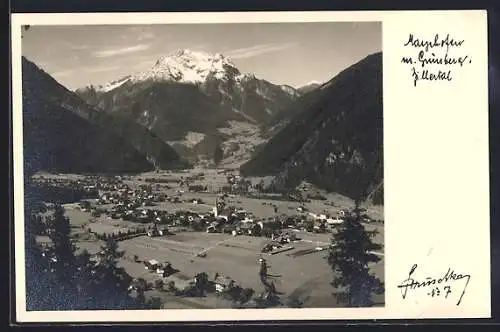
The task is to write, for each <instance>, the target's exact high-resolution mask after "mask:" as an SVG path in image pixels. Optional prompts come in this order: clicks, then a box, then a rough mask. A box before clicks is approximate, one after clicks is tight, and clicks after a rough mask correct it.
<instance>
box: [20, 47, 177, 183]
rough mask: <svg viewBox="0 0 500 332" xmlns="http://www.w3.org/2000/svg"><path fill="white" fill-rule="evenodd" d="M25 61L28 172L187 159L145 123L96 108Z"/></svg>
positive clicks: (138, 167) (116, 168) (123, 168)
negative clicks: (138, 123)
mask: <svg viewBox="0 0 500 332" xmlns="http://www.w3.org/2000/svg"><path fill="white" fill-rule="evenodd" d="M22 66H23V67H22V80H23V82H22V83H23V130H24V157H25V166H26V170H27V171H28V173H30V172H36V171H37V170H48V171H58V172H141V171H147V170H152V169H154V167H155V166H158V167H165V168H168V167H175V166H177V165H179V164H182V161H181V160H180V158H179V156H178V155H177V153H176V152H175V151H174V150H173V149H172V148H170V147H169V146H168V145H166V144H165V143H163V142H162V141H161V140H159V139H158V138H156V137H155V136H154V135H152V134H151V133H150V132H149V131H147V130H146V129H145V128H143V127H141V126H138V125H136V124H135V123H131V122H130V121H127V120H124V119H120V118H116V117H110V116H109V115H106V114H104V113H102V112H99V111H97V110H95V109H93V108H92V107H90V106H89V105H87V104H86V103H85V102H84V101H83V100H82V99H81V98H79V97H78V96H77V95H75V94H74V93H73V92H71V91H69V90H68V89H66V88H65V87H63V86H62V85H60V84H59V83H58V82H57V81H56V80H55V79H53V78H52V77H51V76H50V75H49V74H47V73H45V72H44V71H43V70H41V69H40V68H38V67H37V66H36V65H35V64H34V63H33V62H31V61H29V60H27V59H26V58H24V57H23V59H22Z"/></svg>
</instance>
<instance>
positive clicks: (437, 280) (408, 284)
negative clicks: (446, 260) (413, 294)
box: [398, 264, 471, 306]
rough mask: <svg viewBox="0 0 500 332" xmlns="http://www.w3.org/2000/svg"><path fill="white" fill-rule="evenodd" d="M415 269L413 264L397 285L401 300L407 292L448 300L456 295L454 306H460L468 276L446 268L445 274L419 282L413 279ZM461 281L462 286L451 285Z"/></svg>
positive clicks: (468, 279)
mask: <svg viewBox="0 0 500 332" xmlns="http://www.w3.org/2000/svg"><path fill="white" fill-rule="evenodd" d="M417 267H418V265H417V264H414V265H413V266H412V267H411V269H410V272H409V273H408V278H407V279H405V280H404V281H403V282H402V283H401V284H399V285H398V288H399V289H400V290H401V296H402V297H403V299H406V297H407V295H408V291H419V290H420V291H425V294H426V295H428V296H430V297H443V298H445V299H447V298H449V297H450V296H451V294H453V293H457V294H459V296H458V300H457V303H456V305H457V306H458V305H460V303H461V302H462V298H463V296H464V294H465V291H466V290H467V286H468V285H469V281H470V278H471V277H470V275H469V274H462V273H457V272H455V271H454V270H453V269H451V268H448V271H446V273H443V274H442V275H440V276H438V277H426V278H425V279H423V280H420V281H419V280H417V279H414V278H413V275H414V274H415V270H416V269H417ZM461 280H463V281H462V285H460V284H453V282H458V281H461ZM460 286H462V287H460ZM457 289H458V291H457Z"/></svg>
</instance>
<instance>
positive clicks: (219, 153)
mask: <svg viewBox="0 0 500 332" xmlns="http://www.w3.org/2000/svg"><path fill="white" fill-rule="evenodd" d="M223 157H224V151H223V150H222V147H221V145H220V143H219V144H217V146H216V147H215V150H214V163H215V164H216V165H218V164H219V163H220V162H221V161H222V158H223Z"/></svg>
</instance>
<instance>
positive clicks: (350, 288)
mask: <svg viewBox="0 0 500 332" xmlns="http://www.w3.org/2000/svg"><path fill="white" fill-rule="evenodd" d="M364 211H365V210H364V209H362V208H361V207H360V201H359V200H357V201H356V205H355V208H354V209H353V210H352V211H351V212H349V213H347V214H346V216H345V218H344V222H343V223H342V224H340V225H339V226H338V229H337V232H336V233H334V234H333V235H332V244H331V246H330V251H329V256H328V264H329V265H330V266H331V269H332V271H333V274H334V276H333V281H332V286H333V287H335V288H336V289H339V288H342V289H345V294H346V298H347V305H348V306H349V307H369V306H372V305H373V301H372V294H373V293H376V294H381V293H383V292H384V285H383V283H382V282H381V281H380V280H379V279H378V278H377V277H375V276H374V275H372V274H370V271H369V264H370V263H376V262H378V261H379V260H380V258H379V257H378V256H377V255H375V254H374V253H373V252H374V251H376V250H380V249H381V247H382V246H381V245H379V244H375V243H374V242H373V241H372V237H373V236H374V235H375V234H376V231H367V230H366V229H365V228H364V226H363V225H362V224H361V222H362V221H363V219H364V217H365V215H364Z"/></svg>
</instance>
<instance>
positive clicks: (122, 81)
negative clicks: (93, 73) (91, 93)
mask: <svg viewBox="0 0 500 332" xmlns="http://www.w3.org/2000/svg"><path fill="white" fill-rule="evenodd" d="M130 78H131V77H130V76H126V77H123V78H121V79H119V80H116V81H112V82H108V83H106V84H105V85H99V86H97V88H96V90H97V91H99V92H108V91H111V90H114V89H116V88H118V87H119V86H122V85H123V84H125V83H127V82H128V81H129V80H130Z"/></svg>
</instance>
